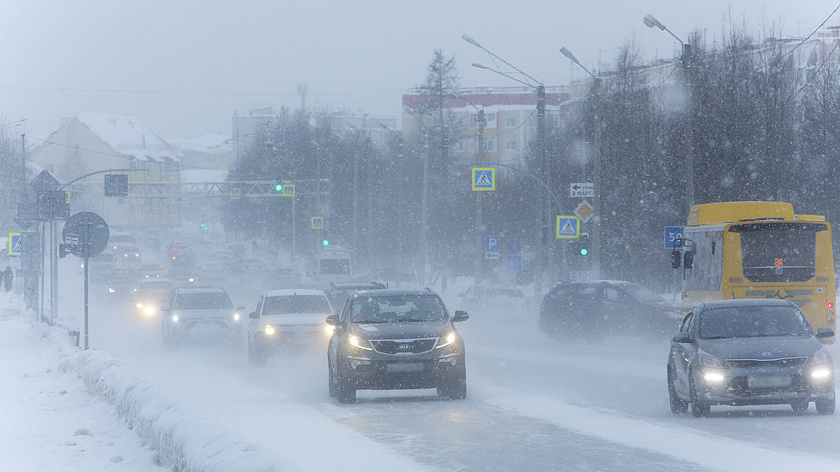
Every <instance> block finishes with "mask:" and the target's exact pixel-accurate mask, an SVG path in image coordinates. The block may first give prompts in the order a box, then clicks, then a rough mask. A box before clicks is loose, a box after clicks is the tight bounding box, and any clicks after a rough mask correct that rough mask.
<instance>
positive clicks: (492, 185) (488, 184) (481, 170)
mask: <svg viewBox="0 0 840 472" xmlns="http://www.w3.org/2000/svg"><path fill="white" fill-rule="evenodd" d="M472 189H473V190H476V191H489V190H496V169H495V168H493V167H473V168H472Z"/></svg>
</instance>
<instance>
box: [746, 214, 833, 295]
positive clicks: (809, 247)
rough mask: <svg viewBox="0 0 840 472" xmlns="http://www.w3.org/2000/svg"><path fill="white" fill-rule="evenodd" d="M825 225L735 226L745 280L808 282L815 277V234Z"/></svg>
mask: <svg viewBox="0 0 840 472" xmlns="http://www.w3.org/2000/svg"><path fill="white" fill-rule="evenodd" d="M826 229H827V227H826V225H823V224H813V223H788V222H784V223H781V222H780V223H752V224H746V225H735V226H732V227H731V228H730V231H732V232H736V233H740V235H741V260H742V264H743V268H744V278H746V279H747V280H749V281H750V282H805V281H808V280H811V279H812V278H813V277H814V275H815V266H816V245H817V243H816V233H817V232H818V231H825V230H826Z"/></svg>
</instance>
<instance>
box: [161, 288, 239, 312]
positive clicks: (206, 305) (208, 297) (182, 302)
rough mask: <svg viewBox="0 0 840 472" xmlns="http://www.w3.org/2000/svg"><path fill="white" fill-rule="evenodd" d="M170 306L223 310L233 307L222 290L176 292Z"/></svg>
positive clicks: (183, 308)
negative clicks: (173, 302) (172, 304)
mask: <svg viewBox="0 0 840 472" xmlns="http://www.w3.org/2000/svg"><path fill="white" fill-rule="evenodd" d="M172 308H175V309H179V310H224V309H229V308H233V303H231V301H230V297H228V295H227V294H226V293H224V292H186V293H181V294H178V296H177V297H176V298H175V305H174V306H173V307H172Z"/></svg>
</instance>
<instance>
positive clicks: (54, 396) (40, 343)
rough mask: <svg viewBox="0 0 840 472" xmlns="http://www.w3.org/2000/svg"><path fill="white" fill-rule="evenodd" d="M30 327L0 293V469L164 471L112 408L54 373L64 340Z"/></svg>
mask: <svg viewBox="0 0 840 472" xmlns="http://www.w3.org/2000/svg"><path fill="white" fill-rule="evenodd" d="M34 325H35V323H34V316H32V317H25V316H24V306H23V303H22V302H21V301H20V300H19V299H17V298H16V297H15V296H14V295H13V294H9V293H0V385H2V387H0V458H2V459H0V469H2V470H9V471H20V472H25V471H51V472H52V471H77V470H97V471H100V470H101V471H106V470H117V471H138V472H139V471H150V470H165V469H164V468H162V467H159V466H158V465H156V460H157V453H156V452H155V451H153V450H152V449H151V448H149V447H145V446H144V445H143V440H142V439H141V438H140V437H139V436H138V435H137V434H135V433H134V432H133V431H131V430H130V429H128V427H127V425H126V423H125V421H123V420H122V419H121V418H119V417H118V416H117V413H116V411H115V410H114V408H113V407H111V406H109V405H108V404H107V403H105V402H103V401H102V400H100V399H99V398H97V397H94V396H93V395H91V394H90V393H89V392H88V391H87V389H86V388H85V386H84V384H83V383H82V381H81V380H80V379H79V377H78V375H76V373H75V372H67V373H61V372H59V370H58V365H59V362H60V360H61V359H62V358H64V356H65V355H66V353H67V352H69V351H70V350H72V349H73V345H72V343H71V341H70V339H69V337H67V338H66V339H65V336H64V335H62V331H60V330H57V329H51V328H47V327H46V326H44V325H41V326H34ZM48 336H52V337H54V339H48ZM63 350H66V351H65V352H64V353H62V351H63Z"/></svg>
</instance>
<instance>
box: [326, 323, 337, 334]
mask: <svg viewBox="0 0 840 472" xmlns="http://www.w3.org/2000/svg"><path fill="white" fill-rule="evenodd" d="M333 331H335V326H333V325H325V326H324V332H325V333H327V334H329V335H332V334H333Z"/></svg>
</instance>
